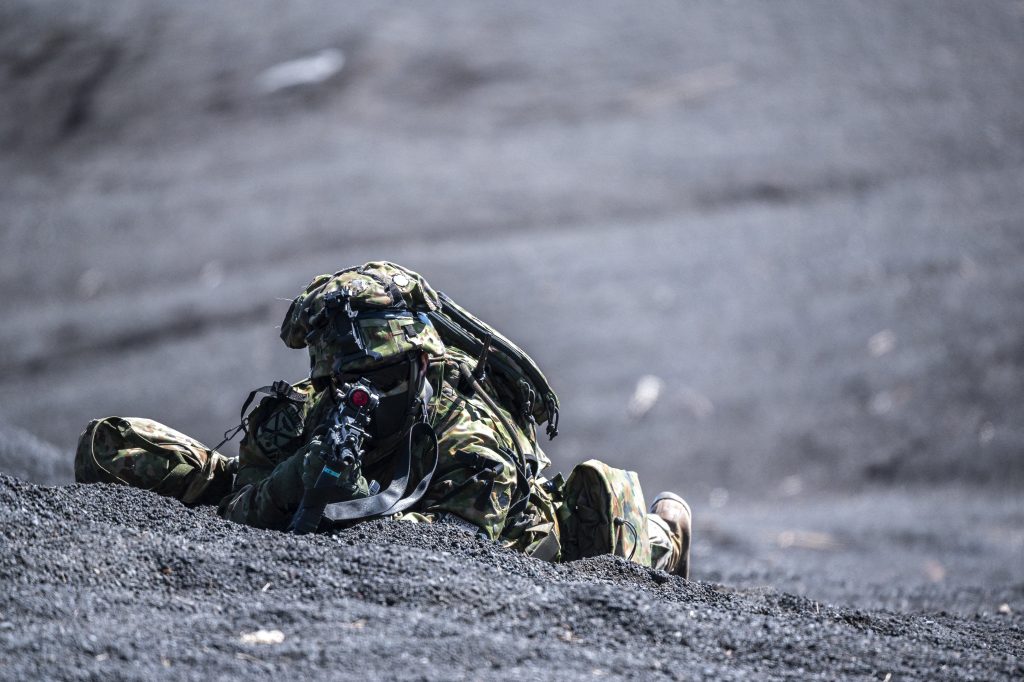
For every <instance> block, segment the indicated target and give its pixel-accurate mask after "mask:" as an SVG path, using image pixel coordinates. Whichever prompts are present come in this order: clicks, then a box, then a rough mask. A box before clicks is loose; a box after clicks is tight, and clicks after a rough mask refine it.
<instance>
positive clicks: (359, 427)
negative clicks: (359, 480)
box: [288, 379, 380, 535]
mask: <svg viewBox="0 0 1024 682" xmlns="http://www.w3.org/2000/svg"><path fill="white" fill-rule="evenodd" d="M335 396H336V398H337V403H338V406H337V407H335V408H334V409H333V410H332V411H331V414H330V415H329V417H328V424H329V426H328V427H327V439H326V441H327V444H328V446H329V447H328V449H327V454H326V455H325V457H324V468H323V470H322V471H321V472H320V475H319V476H318V477H317V479H316V483H315V484H314V485H313V487H312V488H310V489H307V490H306V492H305V493H303V495H302V502H301V503H300V504H299V508H298V510H296V512H295V516H293V517H292V522H291V525H290V526H289V527H288V530H289V532H292V533H295V534H297V535H304V534H306V533H312V532H313V531H315V530H316V529H317V527H318V526H319V525H320V520H321V518H322V517H323V514H324V508H325V507H326V506H327V504H328V503H330V502H334V501H335V500H333V499H331V498H332V495H331V491H332V490H333V489H334V488H337V487H338V486H339V485H340V484H341V475H342V472H343V471H344V470H345V469H346V468H348V467H351V466H352V465H354V464H357V463H359V462H360V461H361V460H362V458H363V452H364V450H365V447H364V446H365V443H366V441H367V440H369V439H370V438H371V436H370V435H369V434H367V432H366V428H367V427H368V426H369V424H370V419H371V415H372V414H373V411H374V410H376V409H377V404H378V403H379V402H380V395H379V394H378V393H377V391H375V390H374V389H373V387H371V386H370V385H369V384H368V383H366V382H365V381H364V380H362V379H360V380H359V381H358V382H356V383H354V384H345V385H344V386H342V387H341V389H339V390H337V391H336V392H335Z"/></svg>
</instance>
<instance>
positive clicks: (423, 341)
mask: <svg viewBox="0 0 1024 682" xmlns="http://www.w3.org/2000/svg"><path fill="white" fill-rule="evenodd" d="M437 307H438V299H437V294H436V292H434V290H433V289H432V288H430V285H429V284H427V283H426V281H425V280H424V279H423V278H422V277H420V276H419V275H418V274H416V273H415V272H412V271H411V270H407V269H405V268H403V267H401V266H399V265H395V264H394V263H388V262H384V261H381V262H372V263H367V264H365V265H363V266H361V267H354V268H347V269H345V270H341V271H339V272H336V273H334V274H333V275H320V276H319V277H316V278H315V279H314V280H313V281H312V282H311V283H310V284H309V286H308V287H306V289H305V291H304V292H303V293H301V294H300V295H299V296H298V297H296V298H295V300H294V301H292V305H291V307H290V308H289V310H288V313H287V314H286V315H285V319H284V322H283V323H282V324H281V338H282V340H284V342H285V344H286V345H288V346H289V347H290V348H308V349H309V358H310V377H311V378H312V380H313V382H314V384H318V385H320V386H325V385H327V384H330V383H333V384H335V385H341V384H342V383H347V382H351V381H355V380H357V379H360V378H363V379H366V380H368V381H369V382H370V383H371V384H372V385H373V386H374V387H375V388H377V390H378V391H380V392H381V394H382V399H381V404H380V406H379V407H378V409H377V416H376V417H375V419H374V422H373V423H374V424H375V427H374V430H375V431H377V432H378V435H387V434H388V433H391V432H394V431H395V430H398V429H399V428H401V426H402V425H403V424H405V423H406V422H407V421H408V420H407V418H406V417H407V416H408V415H409V411H410V408H412V407H413V404H414V403H415V402H416V401H417V399H421V400H422V399H423V391H424V389H425V388H427V384H426V381H425V376H426V369H427V365H428V363H429V360H430V359H431V358H440V357H442V356H443V355H444V344H443V343H442V342H441V338H440V336H438V334H437V331H436V330H435V329H434V327H433V325H432V324H431V323H430V319H429V318H428V317H427V313H428V312H430V311H431V310H435V309H436V308H437Z"/></svg>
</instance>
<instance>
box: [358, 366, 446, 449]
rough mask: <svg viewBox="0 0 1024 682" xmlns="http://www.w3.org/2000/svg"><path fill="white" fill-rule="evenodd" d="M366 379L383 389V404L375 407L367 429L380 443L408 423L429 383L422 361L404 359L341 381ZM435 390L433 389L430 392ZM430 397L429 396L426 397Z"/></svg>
mask: <svg viewBox="0 0 1024 682" xmlns="http://www.w3.org/2000/svg"><path fill="white" fill-rule="evenodd" d="M357 378H361V379H364V380H366V381H368V382H369V383H370V385H371V386H373V387H374V388H375V389H377V390H378V391H379V392H380V403H379V404H378V405H377V409H376V410H374V413H373V418H372V421H371V422H370V425H369V428H368V431H369V433H370V435H371V436H372V437H373V438H374V440H376V441H377V442H380V441H381V440H382V439H384V438H387V437H388V436H391V435H394V434H396V433H398V432H399V431H400V430H401V429H402V428H403V427H405V426H406V425H407V422H408V419H409V416H410V412H411V411H412V409H413V407H414V403H415V401H416V398H417V397H418V396H419V395H420V394H421V393H422V392H423V390H424V389H425V388H426V386H429V384H427V382H426V381H425V380H424V379H425V377H424V375H423V374H422V373H421V372H420V367H419V363H418V362H415V361H414V360H413V359H405V360H402V361H401V362H398V363H396V364H393V365H388V366H387V367H382V368H380V369H375V370H367V371H364V372H362V373H361V374H359V376H358V377H355V376H350V375H341V376H340V377H339V379H340V380H343V381H352V380H355V379H357ZM431 392H432V391H431ZM424 399H425V400H429V396H425V397H424Z"/></svg>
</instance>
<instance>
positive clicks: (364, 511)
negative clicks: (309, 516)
mask: <svg viewBox="0 0 1024 682" xmlns="http://www.w3.org/2000/svg"><path fill="white" fill-rule="evenodd" d="M417 431H419V432H420V434H422V436H423V437H425V438H426V439H427V442H428V447H429V449H430V450H433V462H432V463H431V465H430V470H429V471H428V472H427V473H426V474H424V476H423V478H421V479H420V481H419V482H418V483H417V484H416V487H415V488H414V489H413V491H412V492H411V493H409V494H408V495H407V496H405V497H402V494H403V493H404V492H405V490H406V488H407V487H408V484H409V475H410V474H411V472H412V450H413V440H414V438H415V437H416V435H417ZM437 454H438V453H437V435H436V434H435V433H434V430H433V429H432V428H430V427H429V426H428V425H427V424H425V423H423V422H417V423H416V424H413V427H412V428H411V429H410V430H409V440H408V441H407V442H406V446H405V448H404V451H403V452H402V455H401V458H400V459H399V461H398V462H397V463H396V465H395V473H396V475H395V477H394V478H392V479H391V484H390V485H389V486H388V487H387V489H386V490H384V491H382V492H379V493H377V494H376V495H370V496H369V497H363V498H360V499H358V500H346V501H344V502H334V503H331V504H328V505H326V506H325V507H324V514H323V518H324V519H325V520H326V521H329V522H330V523H340V522H342V521H356V520H359V519H368V518H371V517H374V516H390V515H391V514H397V513H398V512H401V511H405V510H406V509H408V508H410V507H411V506H413V505H414V504H416V503H417V502H419V501H420V499H421V498H422V497H423V495H424V494H425V493H426V491H427V487H428V486H429V485H430V480H431V479H432V478H433V476H434V471H435V470H436V469H437ZM314 492H320V491H317V490H309V491H307V492H306V494H307V495H309V494H310V493H314ZM329 493H330V490H329V489H324V490H323V491H322V493H321V494H325V495H326V494H329ZM304 503H305V502H304Z"/></svg>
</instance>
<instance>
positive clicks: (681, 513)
mask: <svg viewBox="0 0 1024 682" xmlns="http://www.w3.org/2000/svg"><path fill="white" fill-rule="evenodd" d="M650 513H651V514H654V515H656V516H658V517H659V518H660V519H661V520H663V521H664V522H665V523H666V524H668V527H669V529H670V530H671V531H672V545H673V549H674V550H675V552H674V553H675V554H676V556H675V557H673V558H674V559H675V561H674V562H671V563H674V564H675V565H674V567H672V566H671V563H670V567H671V568H670V570H671V572H673V573H675V574H676V575H681V576H683V577H684V578H689V577H690V522H691V518H692V515H691V513H690V505H688V504H687V503H686V500H684V499H683V498H681V497H679V496H678V495H676V494H675V493H670V492H663V493H658V495H657V496H656V497H655V498H654V502H652V503H651V509H650Z"/></svg>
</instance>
